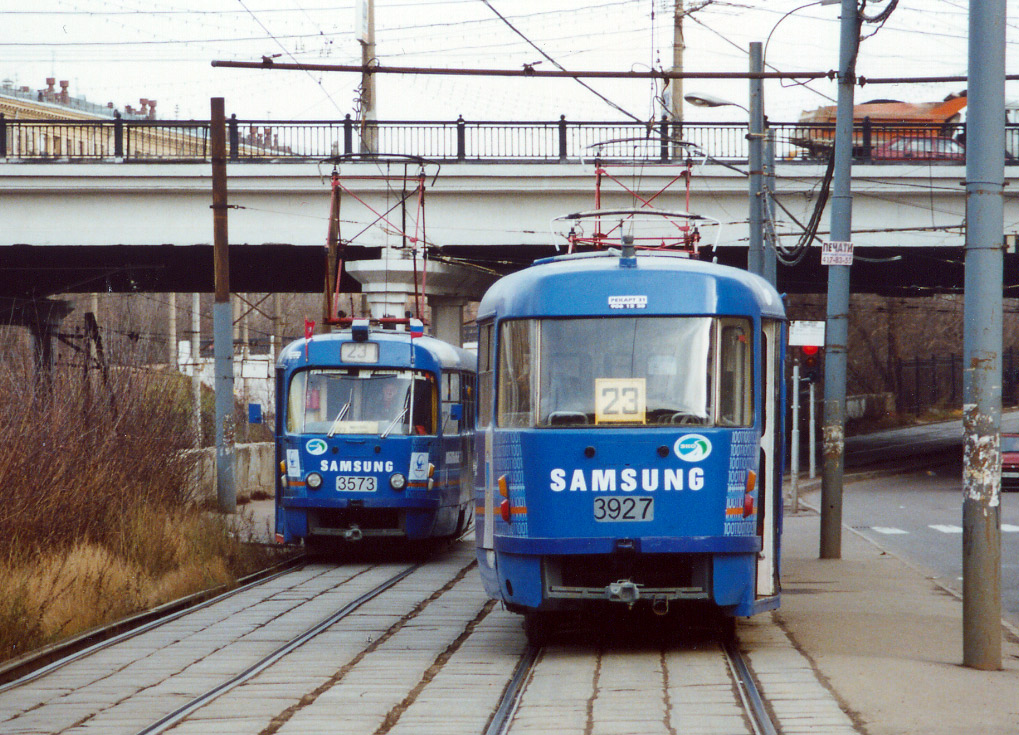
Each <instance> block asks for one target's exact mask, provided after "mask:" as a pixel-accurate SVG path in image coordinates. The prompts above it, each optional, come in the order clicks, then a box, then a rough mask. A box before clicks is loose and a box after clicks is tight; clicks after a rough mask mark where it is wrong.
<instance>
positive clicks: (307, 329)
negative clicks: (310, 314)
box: [304, 319, 315, 360]
mask: <svg viewBox="0 0 1019 735" xmlns="http://www.w3.org/2000/svg"><path fill="white" fill-rule="evenodd" d="M314 336H315V322H314V320H312V319H305V320H304V339H305V340H306V341H305V343H304V359H305V360H307V359H308V345H309V344H310V343H311V338H312V337H314Z"/></svg>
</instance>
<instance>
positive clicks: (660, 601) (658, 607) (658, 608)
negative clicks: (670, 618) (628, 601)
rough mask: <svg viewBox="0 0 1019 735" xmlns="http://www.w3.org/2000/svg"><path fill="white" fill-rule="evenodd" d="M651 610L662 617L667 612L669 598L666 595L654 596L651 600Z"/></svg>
mask: <svg viewBox="0 0 1019 735" xmlns="http://www.w3.org/2000/svg"><path fill="white" fill-rule="evenodd" d="M651 612H653V613H654V614H655V615H657V616H659V617H664V616H666V615H668V614H669V598H668V597H656V598H654V600H652V601H651Z"/></svg>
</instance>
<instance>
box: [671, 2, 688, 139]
mask: <svg viewBox="0 0 1019 735" xmlns="http://www.w3.org/2000/svg"><path fill="white" fill-rule="evenodd" d="M683 13H684V10H683V0H676V10H675V13H674V15H673V21H672V71H673V72H675V73H676V74H682V73H683V52H684V51H686V42H685V41H684V40H683ZM671 84H672V94H671V95H669V117H670V118H672V123H673V125H675V126H679V127H682V125H683V79H682V78H677V79H673V80H672V82H671Z"/></svg>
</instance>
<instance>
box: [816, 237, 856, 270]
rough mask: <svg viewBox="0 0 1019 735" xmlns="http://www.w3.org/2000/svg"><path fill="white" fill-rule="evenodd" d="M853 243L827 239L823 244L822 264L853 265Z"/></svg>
mask: <svg viewBox="0 0 1019 735" xmlns="http://www.w3.org/2000/svg"><path fill="white" fill-rule="evenodd" d="M852 264H853V243H852V242H848V241H844V240H827V241H825V242H823V243H822V244H821V265H852Z"/></svg>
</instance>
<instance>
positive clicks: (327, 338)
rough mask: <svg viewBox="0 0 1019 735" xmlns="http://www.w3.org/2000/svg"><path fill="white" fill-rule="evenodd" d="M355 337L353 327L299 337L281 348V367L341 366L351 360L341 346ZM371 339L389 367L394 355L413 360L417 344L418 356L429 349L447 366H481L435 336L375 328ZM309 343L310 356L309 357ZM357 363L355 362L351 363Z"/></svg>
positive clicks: (279, 362)
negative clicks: (342, 358)
mask: <svg viewBox="0 0 1019 735" xmlns="http://www.w3.org/2000/svg"><path fill="white" fill-rule="evenodd" d="M352 339H353V337H352V334H351V331H350V330H349V329H344V330H341V331H338V332H327V333H325V334H316V335H315V336H314V337H312V338H311V339H310V340H307V339H298V340H295V341H294V342H291V343H290V344H288V345H287V346H286V347H284V348H283V349H282V350H281V351H280V356H279V361H278V362H277V363H276V365H277V367H281V368H293V367H299V366H304V365H318V366H339V365H346V364H347V363H344V362H341V361H340V357H339V355H340V345H341V344H342V343H344V342H350V341H352ZM368 342H376V343H378V344H379V345H380V347H381V350H382V354H381V356H380V361H379V363H377V364H378V365H379V366H389V365H390V364H391V362H392V358H393V356H396V357H400V356H402V355H404V354H405V355H406V359H407V361H408V362H409V359H410V351H409V350H408V348H409V347H413V348H414V350H415V354H416V355H420V354H421V353H422V352H425V353H427V354H429V355H431V357H432V359H433V360H435V362H437V363H438V364H439V366H441V367H443V368H452V369H462V370H471V371H474V370H476V369H477V358H476V357H475V355H474V354H473V353H472V352H469V351H468V350H465V349H463V348H462V347H457V346H455V345H451V344H449V343H448V342H443V341H442V340H440V339H436V338H435V337H426V336H421V337H414V338H411V336H410V333H409V332H398V331H396V330H392V329H372V330H371V331H370V332H369V333H368ZM305 345H307V347H308V350H307V355H308V358H307V359H306V358H305V354H306V353H305ZM374 364H375V363H373V364H365V365H363V367H372V366H373V365H374ZM350 365H351V366H354V365H355V364H354V363H350Z"/></svg>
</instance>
